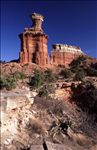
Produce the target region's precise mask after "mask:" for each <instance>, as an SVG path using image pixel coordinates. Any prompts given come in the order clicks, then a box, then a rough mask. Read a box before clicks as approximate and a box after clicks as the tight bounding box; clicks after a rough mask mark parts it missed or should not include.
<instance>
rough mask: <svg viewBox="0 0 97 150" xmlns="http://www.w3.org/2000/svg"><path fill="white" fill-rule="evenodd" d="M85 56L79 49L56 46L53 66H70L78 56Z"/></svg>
mask: <svg viewBox="0 0 97 150" xmlns="http://www.w3.org/2000/svg"><path fill="white" fill-rule="evenodd" d="M80 55H83V52H82V51H81V49H80V48H79V47H76V46H70V45H63V44H54V45H53V49H52V51H51V64H54V65H64V66H66V67H67V66H68V65H69V64H70V63H71V62H72V61H73V60H74V59H76V58H77V57H78V56H80Z"/></svg>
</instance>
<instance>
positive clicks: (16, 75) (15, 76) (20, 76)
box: [13, 71, 26, 80]
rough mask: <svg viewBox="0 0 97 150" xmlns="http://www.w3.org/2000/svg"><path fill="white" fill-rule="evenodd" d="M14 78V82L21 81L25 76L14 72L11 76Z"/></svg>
mask: <svg viewBox="0 0 97 150" xmlns="http://www.w3.org/2000/svg"><path fill="white" fill-rule="evenodd" d="M13 76H14V78H15V79H16V80H18V79H19V80H23V79H25V78H26V75H25V74H24V73H23V72H19V71H16V72H15V73H14V74H13Z"/></svg>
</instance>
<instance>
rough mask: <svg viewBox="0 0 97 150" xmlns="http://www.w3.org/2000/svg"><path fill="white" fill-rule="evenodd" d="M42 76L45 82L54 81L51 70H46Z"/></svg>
mask: <svg viewBox="0 0 97 150" xmlns="http://www.w3.org/2000/svg"><path fill="white" fill-rule="evenodd" d="M44 76H45V81H46V82H53V81H55V80H56V75H55V74H54V73H53V71H52V70H51V69H47V70H46V71H45V72H44Z"/></svg>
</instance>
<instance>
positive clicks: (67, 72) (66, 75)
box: [60, 69, 72, 78]
mask: <svg viewBox="0 0 97 150" xmlns="http://www.w3.org/2000/svg"><path fill="white" fill-rule="evenodd" d="M60 75H61V76H62V77H63V78H70V77H71V76H72V72H71V71H70V70H69V69H64V70H61V72H60Z"/></svg>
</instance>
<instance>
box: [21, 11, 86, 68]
mask: <svg viewBox="0 0 97 150" xmlns="http://www.w3.org/2000/svg"><path fill="white" fill-rule="evenodd" d="M31 19H32V22H33V24H32V27H30V28H25V30H24V32H23V33H21V34H20V35H19V37H20V40H21V50H20V63H21V64H27V63H35V64H37V65H39V66H43V67H46V66H50V65H64V66H68V64H70V62H71V61H72V60H73V59H75V58H76V57H78V56H79V55H81V54H83V52H82V51H81V49H80V48H79V47H76V46H70V45H63V44H54V45H53V48H52V51H51V56H50V58H49V55H48V45H47V43H48V36H47V35H46V34H45V33H44V32H43V30H42V22H43V16H42V15H40V14H37V13H33V14H32V15H31Z"/></svg>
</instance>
